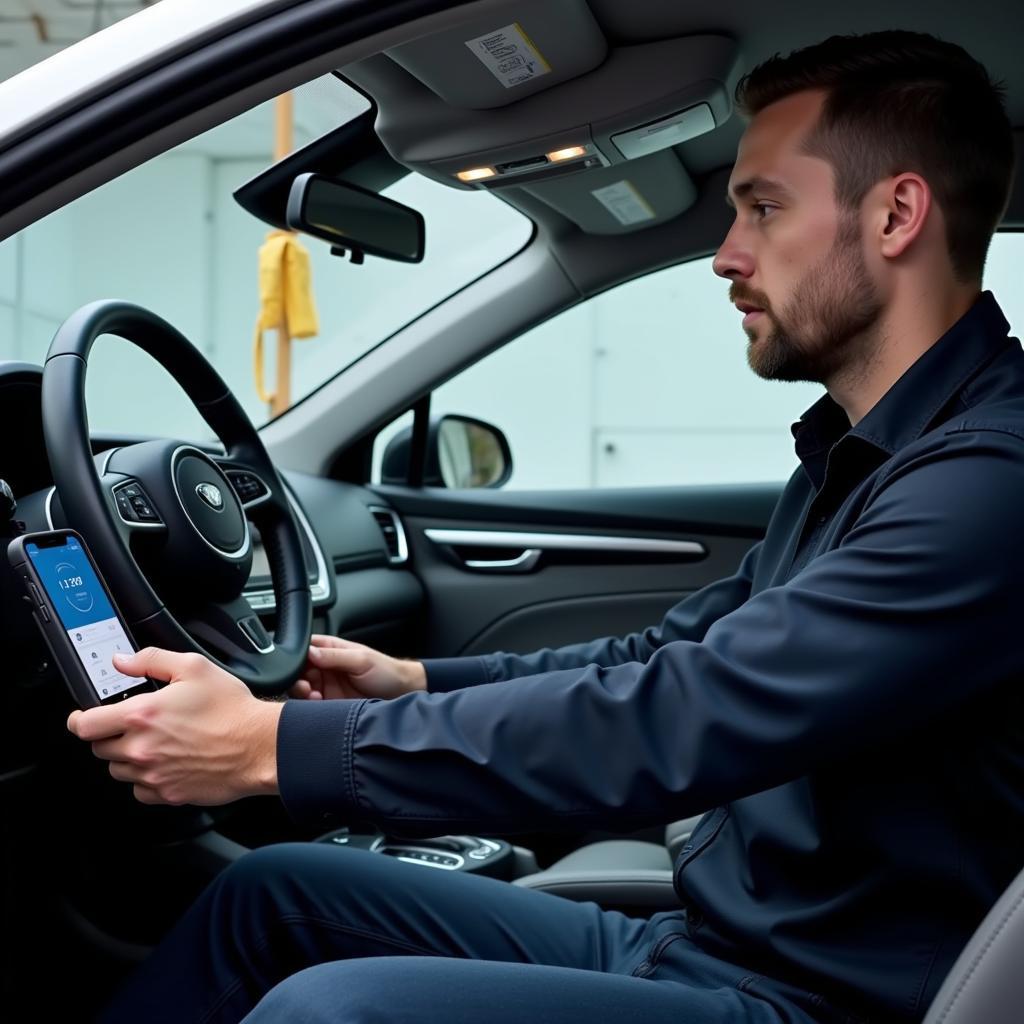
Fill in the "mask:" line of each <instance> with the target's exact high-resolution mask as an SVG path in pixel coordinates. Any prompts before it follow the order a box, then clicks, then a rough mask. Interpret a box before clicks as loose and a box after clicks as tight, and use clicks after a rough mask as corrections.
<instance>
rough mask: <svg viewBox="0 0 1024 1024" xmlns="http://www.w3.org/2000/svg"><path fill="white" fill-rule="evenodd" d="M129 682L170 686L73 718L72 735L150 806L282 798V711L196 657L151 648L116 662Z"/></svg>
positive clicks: (91, 710)
mask: <svg viewBox="0 0 1024 1024" xmlns="http://www.w3.org/2000/svg"><path fill="white" fill-rule="evenodd" d="M114 667H115V668H117V669H118V670H119V671H121V672H124V673H125V674H126V675H133V676H149V677H150V678H151V679H159V680H166V681H167V682H168V683H169V684H170V685H168V686H165V687H163V688H162V689H161V690H160V691H158V692H157V693H142V694H139V695H138V696H135V697H129V698H128V700H126V701H124V703H122V704H110V705H107V706H106V707H99V708H90V709H89V710H88V711H72V712H71V716H70V718H68V728H69V729H70V730H71V731H72V732H73V733H74V734H75V735H76V736H77V737H78V738H79V739H82V740H86V741H88V742H91V743H92V749H93V753H94V754H95V755H96V756H97V757H102V758H105V759H106V760H107V761H109V762H110V774H111V775H112V776H113V777H114V778H115V779H119V780H120V781H122V782H130V783H132V784H133V785H134V787H135V798H136V799H137V800H139V801H140V803H144V804H200V805H213V804H225V803H229V802H230V801H232V800H237V799H239V798H240V797H243V796H255V795H257V794H260V793H276V792H277V723H278V719H279V718H280V715H281V709H282V707H283V705H282V704H276V703H271V702H268V701H262V700H258V699H257V698H256V697H254V696H253V695H252V694H251V693H250V692H249V690H248V688H247V687H246V686H245V684H244V683H242V682H241V681H240V680H238V679H236V678H235V677H234V676H232V675H229V674H228V673H227V672H224V671H223V670H222V669H219V668H217V666H216V665H214V664H213V663H212V662H210V661H208V660H207V659H206V658H204V657H202V656H201V655H198V654H174V653H172V652H171V651H163V650H159V649H158V648H155V647H148V648H146V649H145V650H143V651H140V652H139V653H138V654H133V655H117V656H116V657H115V658H114Z"/></svg>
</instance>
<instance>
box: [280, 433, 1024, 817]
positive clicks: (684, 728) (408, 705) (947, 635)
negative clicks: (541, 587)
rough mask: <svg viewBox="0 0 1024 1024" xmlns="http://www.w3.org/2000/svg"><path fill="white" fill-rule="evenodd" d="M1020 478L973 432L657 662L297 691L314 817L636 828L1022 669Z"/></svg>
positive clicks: (305, 780)
mask: <svg viewBox="0 0 1024 1024" xmlns="http://www.w3.org/2000/svg"><path fill="white" fill-rule="evenodd" d="M1000 437H1001V440H1000ZM1021 494H1024V445H1022V444H1021V442H1020V441H1019V440H1017V439H1015V438H1010V437H1008V436H1001V435H992V434H989V435H987V436H980V435H978V434H975V435H964V437H962V438H959V439H956V440H955V441H954V443H951V444H948V445H947V446H945V447H942V448H938V449H936V450H932V451H925V452H922V453H920V454H919V455H918V456H917V457H915V458H914V459H913V461H912V462H909V463H907V464H905V465H903V466H902V467H901V468H900V469H899V470H898V471H896V472H893V473H891V474H890V476H889V477H888V478H887V479H886V480H885V481H883V482H880V483H878V484H876V491H875V493H874V495H873V497H872V498H871V499H870V500H869V502H868V504H867V505H866V507H865V509H864V511H863V512H862V513H861V515H860V517H859V519H858V520H857V522H856V523H855V524H854V526H853V527H852V529H851V530H850V531H849V532H848V533H847V534H846V536H845V537H844V538H843V540H842V542H841V543H840V545H839V546H838V547H836V548H834V549H833V550H830V551H828V552H826V553H824V554H821V555H819V556H818V557H817V558H815V559H813V560H812V561H811V562H810V563H809V564H808V565H807V567H806V568H804V569H803V570H802V571H801V572H799V573H798V574H797V575H796V576H794V577H793V578H792V579H791V580H790V581H789V582H788V583H787V584H785V585H783V586H777V587H771V588H768V589H766V590H763V591H761V592H760V593H758V594H756V595H755V596H753V597H751V598H750V600H748V601H747V602H746V603H744V604H743V605H742V606H741V607H739V608H737V609H736V610H735V611H732V612H730V613H729V614H727V615H724V616H723V617H722V618H720V619H719V620H718V621H717V622H715V623H714V624H713V625H711V626H710V628H708V630H707V632H706V633H705V635H704V636H703V638H702V639H700V640H692V639H678V640H673V641H670V642H668V643H664V644H663V645H662V646H660V647H659V648H658V649H657V650H655V651H654V653H653V654H652V655H651V657H650V658H649V660H648V661H647V662H646V664H644V663H642V662H640V661H628V662H625V663H623V664H618V665H614V666H610V667H601V666H598V665H590V666H588V667H585V668H582V669H579V668H574V669H563V670H561V671H557V672H549V673H545V674H543V675H535V676H530V677H527V678H524V679H521V680H519V681H518V683H517V685H516V686H514V687H504V686H501V685H484V686H476V687H472V688H470V689H466V690H460V691H458V692H455V693H449V694H413V695H409V696H406V697H403V698H400V699H398V700H394V701H388V702H377V701H336V702H335V701H332V702H328V703H305V702H301V701H294V702H291V703H290V704H289V705H288V706H286V708H285V711H284V714H283V715H282V718H281V726H280V730H279V738H278V743H279V746H278V749H279V780H280V787H281V794H282V797H283V799H284V801H285V804H286V806H287V807H288V809H289V811H290V812H291V813H292V814H293V815H294V816H297V817H299V818H301V817H305V816H307V815H315V814H318V813H323V812H333V813H335V814H337V815H339V816H340V817H341V818H342V819H346V818H347V819H369V820H372V821H375V822H376V823H377V824H379V825H380V826H381V827H383V828H385V829H388V830H391V831H394V832H397V833H406V834H416V833H429V832H433V833H435V834H439V833H444V832H451V831H459V830H466V831H473V830H482V831H487V830H490V831H500V832H509V833H511V832H516V831H521V830H528V829H550V830H557V829H574V830H580V829H584V828H588V827H593V826H603V827H611V828H622V829H627V828H635V827H638V826H640V825H645V824H653V823H657V822H665V821H669V820H672V819H674V818H681V817H684V816H686V815H688V814H691V813H695V812H697V811H699V810H702V809H704V808H707V807H712V806H716V805H719V804H721V803H725V802H729V801H731V800H735V799H738V798H740V797H742V796H745V795H748V794H750V793H753V792H758V791H761V790H765V789H770V788H772V787H774V786H778V785H781V784H783V783H784V782H787V781H789V780H791V779H793V778H796V777H799V776H802V775H805V774H808V773H809V772H810V771H813V770H814V769H815V767H816V766H818V765H820V764H822V763H823V762H826V761H828V760H830V759H834V758H843V757H847V756H849V755H851V753H853V752H857V753H859V752H860V751H869V750H870V748H871V745H872V744H874V743H876V742H878V741H881V740H885V739H889V738H894V737H897V736H898V735H900V734H901V733H904V732H906V731H907V730H908V729H911V728H914V729H919V728H925V727H927V725H928V723H929V722H930V721H932V720H933V719H935V718H936V717H937V716H941V715H945V714H949V713H950V712H951V711H953V710H954V709H957V708H958V706H960V705H963V704H964V703H965V702H967V701H968V700H969V699H971V698H972V697H977V696H979V695H981V694H983V693H984V692H985V691H989V690H992V689H993V688H994V687H997V686H999V685H1001V684H1003V685H1019V680H1020V677H1021V672H1022V668H1024V648H1022V647H1021V645H1020V644H1019V643H1018V642H1017V639H1016V638H1017V634H1018V633H1019V621H1018V620H1019V611H1018V609H1019V591H1020V566H1021V565H1022V564H1024V530H1022V529H1021V526H1020V522H1019V507H1020V495H1021Z"/></svg>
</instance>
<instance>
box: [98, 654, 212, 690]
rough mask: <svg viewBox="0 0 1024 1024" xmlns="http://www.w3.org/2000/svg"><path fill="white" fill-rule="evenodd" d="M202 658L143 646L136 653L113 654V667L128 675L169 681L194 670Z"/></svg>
mask: <svg viewBox="0 0 1024 1024" xmlns="http://www.w3.org/2000/svg"><path fill="white" fill-rule="evenodd" d="M202 661H203V659H202V658H201V657H200V655H198V654H179V653H178V652H176V651H165V650H163V649H162V648H160V647H145V648H143V649H142V650H141V651H139V652H138V653H137V654H115V655H114V668H116V669H117V670H118V671H119V672H123V673H124V674H125V675H128V676H149V678H150V679H159V680H162V681H163V682H171V681H173V680H175V679H180V678H181V677H182V676H183V675H185V674H186V673H187V672H188V671H189V669H192V670H195V669H196V668H198V667H199V664H201V663H202Z"/></svg>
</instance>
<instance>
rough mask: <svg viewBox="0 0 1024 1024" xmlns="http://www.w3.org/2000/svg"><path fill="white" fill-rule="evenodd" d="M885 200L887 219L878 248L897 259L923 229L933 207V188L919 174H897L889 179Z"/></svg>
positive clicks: (887, 256) (888, 257) (889, 257)
mask: <svg viewBox="0 0 1024 1024" xmlns="http://www.w3.org/2000/svg"><path fill="white" fill-rule="evenodd" d="M883 203H884V210H883V213H884V215H885V221H884V224H883V225H882V230H881V232H880V234H879V238H878V244H879V252H880V253H881V255H882V256H885V257H886V258H887V259H895V258H897V257H899V256H902V255H903V253H904V252H906V251H907V249H908V248H909V247H910V246H911V245H912V244H913V242H914V241H915V239H917V237H918V236H919V235H920V234H921V232H922V231H923V230H924V226H925V222H926V221H927V219H928V214H929V212H930V211H931V208H932V190H931V189H930V188H929V187H928V182H926V181H925V180H924V178H922V177H921V175H919V174H913V173H909V172H908V173H905V174H898V175H896V176H895V177H894V178H890V179H888V182H887V188H886V189H885V194H884V197H883Z"/></svg>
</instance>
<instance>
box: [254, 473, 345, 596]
mask: <svg viewBox="0 0 1024 1024" xmlns="http://www.w3.org/2000/svg"><path fill="white" fill-rule="evenodd" d="M281 483H282V486H283V488H284V493H285V496H286V497H287V498H288V502H289V504H290V505H291V507H292V511H293V512H294V513H295V516H296V518H297V519H298V520H299V525H300V526H301V527H302V528H303V529H304V530H305V531H306V537H307V538H308V539H309V546H310V547H311V548H312V549H313V557H314V559H315V560H316V580H315V581H314V582H312V583H310V585H309V596H310V597H311V598H312V599H313V600H314V601H319V600H321V599H323V598H325V597H326V596H327V595H328V594H329V593H330V587H329V586H328V580H327V562H326V560H325V559H324V553H323V551H322V550H321V549H320V545H319V544H318V543H317V539H316V535H315V534H314V533H313V527H312V526H310V525H309V520H308V519H307V518H306V513H305V512H303V511H302V507H301V506H300V505H299V503H298V500H297V499H296V498H295V497H294V496H293V495H292V492H291V491H290V490H289V488H288V485H287V484H286V483H284V481H283V480H282V482H281ZM260 500H261V501H262V500H264V499H260ZM242 597H244V598H245V599H246V601H248V602H249V604H250V605H251V606H252V610H253V611H254V612H259V613H261V614H264V615H267V614H271V613H272V612H275V611H277V598H276V597H275V596H274V591H273V589H270V590H246V591H243V592H242Z"/></svg>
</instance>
